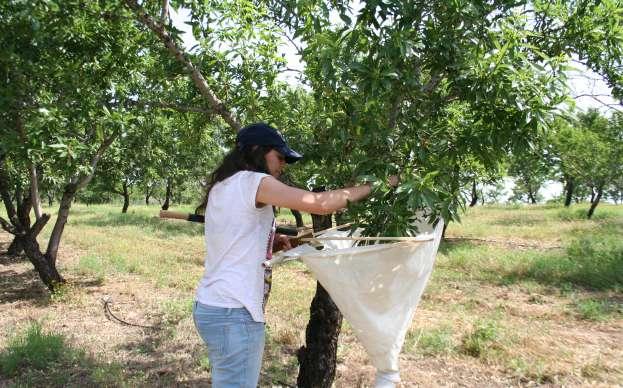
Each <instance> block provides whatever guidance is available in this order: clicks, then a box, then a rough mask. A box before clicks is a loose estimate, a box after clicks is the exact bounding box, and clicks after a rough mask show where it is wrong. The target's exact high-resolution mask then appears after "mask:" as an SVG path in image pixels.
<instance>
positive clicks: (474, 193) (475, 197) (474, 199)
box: [469, 180, 478, 207]
mask: <svg viewBox="0 0 623 388" xmlns="http://www.w3.org/2000/svg"><path fill="white" fill-rule="evenodd" d="M477 203H478V192H477V191H476V180H473V181H472V200H471V202H470V203H469V207H473V206H475V205H476V204H477Z"/></svg>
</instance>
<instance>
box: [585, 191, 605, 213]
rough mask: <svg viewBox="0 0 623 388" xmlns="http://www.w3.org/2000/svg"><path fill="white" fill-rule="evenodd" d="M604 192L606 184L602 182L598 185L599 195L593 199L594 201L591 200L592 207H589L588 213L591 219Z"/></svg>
mask: <svg viewBox="0 0 623 388" xmlns="http://www.w3.org/2000/svg"><path fill="white" fill-rule="evenodd" d="M603 193H604V185H603V184H601V185H599V186H598V187H597V195H596V196H595V198H594V199H593V201H592V202H591V207H590V209H588V215H587V218H588V219H589V220H590V219H591V217H592V216H593V213H595V208H596V207H597V205H599V200H600V199H601V196H602V194H603Z"/></svg>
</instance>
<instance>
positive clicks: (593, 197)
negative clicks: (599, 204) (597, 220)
mask: <svg viewBox="0 0 623 388" xmlns="http://www.w3.org/2000/svg"><path fill="white" fill-rule="evenodd" d="M594 201H595V187H594V186H591V204H592V203H593V202H594Z"/></svg>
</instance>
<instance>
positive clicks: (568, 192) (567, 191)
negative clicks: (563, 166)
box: [565, 177, 575, 207]
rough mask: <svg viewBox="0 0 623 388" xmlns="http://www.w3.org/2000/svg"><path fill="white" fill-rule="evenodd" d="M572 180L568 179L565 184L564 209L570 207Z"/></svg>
mask: <svg viewBox="0 0 623 388" xmlns="http://www.w3.org/2000/svg"><path fill="white" fill-rule="evenodd" d="M574 188H575V187H574V184H573V178H571V177H568V178H567V183H566V184H565V207H569V206H570V205H571V200H572V199H573V189H574Z"/></svg>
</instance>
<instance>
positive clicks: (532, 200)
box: [528, 189, 536, 205]
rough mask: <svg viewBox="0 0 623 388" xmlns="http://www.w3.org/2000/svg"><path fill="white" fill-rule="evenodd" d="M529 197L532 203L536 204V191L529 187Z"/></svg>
mask: <svg viewBox="0 0 623 388" xmlns="http://www.w3.org/2000/svg"><path fill="white" fill-rule="evenodd" d="M528 199H529V200H530V203H531V204H533V205H536V197H535V195H534V193H532V189H528Z"/></svg>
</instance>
